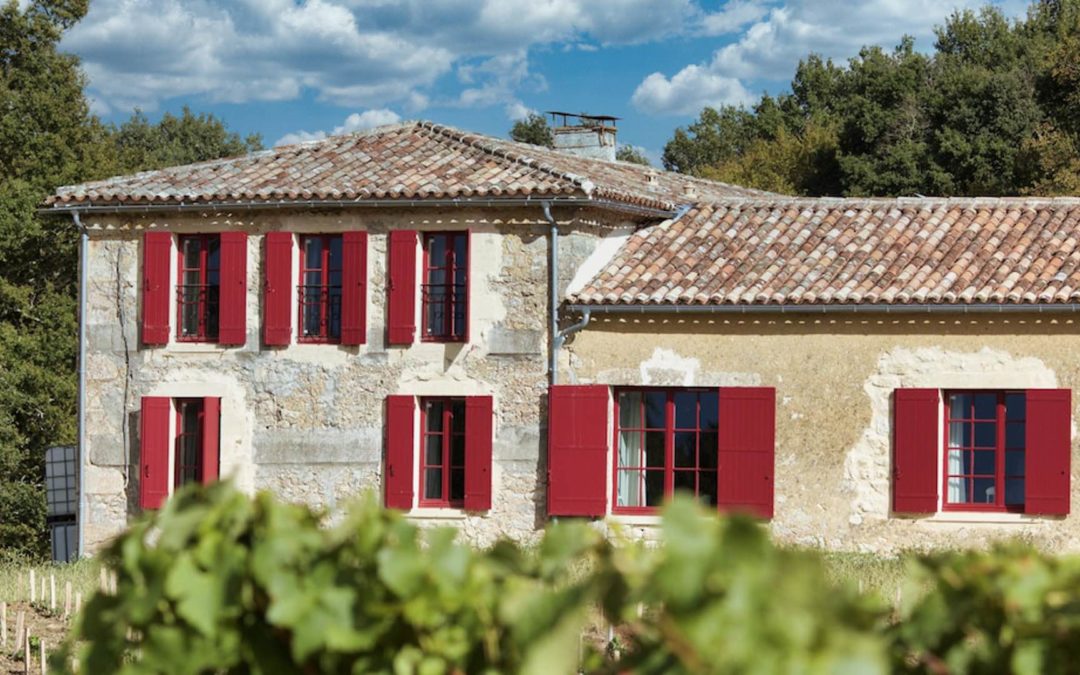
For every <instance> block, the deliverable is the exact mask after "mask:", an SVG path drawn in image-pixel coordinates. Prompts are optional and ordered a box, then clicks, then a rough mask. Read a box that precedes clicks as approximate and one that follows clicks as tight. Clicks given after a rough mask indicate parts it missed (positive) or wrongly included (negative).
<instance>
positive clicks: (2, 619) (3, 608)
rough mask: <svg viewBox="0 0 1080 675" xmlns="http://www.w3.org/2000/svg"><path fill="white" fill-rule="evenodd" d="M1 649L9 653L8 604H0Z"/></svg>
mask: <svg viewBox="0 0 1080 675" xmlns="http://www.w3.org/2000/svg"><path fill="white" fill-rule="evenodd" d="M0 649H3V650H4V651H7V603H6V602H0Z"/></svg>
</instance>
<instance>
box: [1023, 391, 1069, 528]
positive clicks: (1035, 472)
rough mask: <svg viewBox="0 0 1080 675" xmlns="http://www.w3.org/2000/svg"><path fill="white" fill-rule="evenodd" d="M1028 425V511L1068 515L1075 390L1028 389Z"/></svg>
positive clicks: (1025, 485)
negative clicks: (1073, 392)
mask: <svg viewBox="0 0 1080 675" xmlns="http://www.w3.org/2000/svg"><path fill="white" fill-rule="evenodd" d="M1026 427H1027V428H1026V433H1027V448H1026V452H1025V458H1024V462H1025V465H1024V475H1025V479H1024V512H1025V513H1037V514H1044V515H1055V516H1064V515H1068V513H1069V498H1070V492H1071V489H1070V475H1069V472H1070V467H1069V464H1070V463H1069V458H1070V456H1071V454H1072V438H1071V436H1072V392H1071V391H1070V390H1068V389H1028V391H1027V418H1026Z"/></svg>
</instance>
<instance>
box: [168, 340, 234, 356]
mask: <svg viewBox="0 0 1080 675" xmlns="http://www.w3.org/2000/svg"><path fill="white" fill-rule="evenodd" d="M240 347H242V345H223V344H221V343H218V342H176V341H174V342H170V343H169V344H168V345H166V346H165V352H166V353H168V354H218V353H221V352H224V351H226V350H228V349H238V348H240Z"/></svg>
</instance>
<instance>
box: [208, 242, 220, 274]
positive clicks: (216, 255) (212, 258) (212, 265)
mask: <svg viewBox="0 0 1080 675" xmlns="http://www.w3.org/2000/svg"><path fill="white" fill-rule="evenodd" d="M206 268H207V271H212V272H215V273H216V272H217V271H218V270H219V269H220V268H221V237H220V236H217V235H214V236H213V237H207V238H206Z"/></svg>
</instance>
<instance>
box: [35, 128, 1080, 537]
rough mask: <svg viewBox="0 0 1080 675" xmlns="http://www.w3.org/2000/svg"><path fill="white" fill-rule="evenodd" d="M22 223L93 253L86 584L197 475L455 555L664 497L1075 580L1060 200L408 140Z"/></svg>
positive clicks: (486, 143)
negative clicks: (1010, 547)
mask: <svg viewBox="0 0 1080 675" xmlns="http://www.w3.org/2000/svg"><path fill="white" fill-rule="evenodd" d="M588 135H589V134H588V132H582V131H581V129H580V128H579V129H577V130H576V131H574V139H575V140H574V143H573V144H572V145H574V146H575V148H576V147H577V146H581V145H582V143H581V139H582V138H583V137H587V136H588ZM612 137H613V132H612V131H611V130H609V129H602V130H597V131H596V138H597V142H596V143H594V144H593V145H595V146H599V147H600V148H601V150H603V148H604V147H606V148H608V149H609V150H612V151H613V147H614V146H613V144H612V143H611V140H612ZM584 145H588V144H584ZM575 148H571V150H575ZM586 150H587V152H588V153H591V154H596V153H597V147H592V148H586ZM43 209H44V210H45V211H48V212H55V213H63V214H68V215H69V216H70V217H71V218H72V219H73V220H74V222H75V224H76V225H77V226H78V227H79V228H80V229H81V232H82V261H81V266H82V280H83V283H82V293H83V297H82V300H81V301H82V307H83V312H82V321H81V331H82V358H81V368H80V392H81V393H80V458H81V460H80V461H81V474H80V506H81V508H80V521H79V523H80V546H81V550H83V551H92V550H94V549H96V548H98V547H100V546H101V545H102V544H103V543H104V542H106V541H107V540H108V539H109V538H110V537H112V536H113V535H115V534H116V533H117V532H118V531H120V530H121V529H122V528H123V527H124V526H125V524H126V523H127V522H128V520H129V519H130V518H132V517H133V516H134V515H136V514H138V513H139V512H140V511H142V510H145V509H154V508H157V507H159V506H161V504H162V503H163V501H164V500H166V499H167V498H168V495H169V494H170V492H171V491H172V490H174V489H175V488H176V487H177V486H180V485H183V484H185V483H188V482H193V481H203V482H206V481H210V480H213V479H216V478H218V477H230V478H231V479H232V480H234V481H235V482H236V484H237V485H239V486H240V487H242V488H243V489H245V490H249V491H254V490H262V489H267V490H271V491H273V492H276V493H277V494H279V495H281V496H282V497H284V498H287V499H291V500H296V501H302V502H307V503H311V504H316V505H324V506H326V507H329V508H333V507H335V506H337V505H339V504H340V503H342V502H343V501H346V500H348V499H351V498H352V497H354V496H355V495H357V494H358V493H360V492H362V491H364V490H374V491H378V493H379V494H381V495H382V497H383V499H384V500H385V503H386V504H387V505H388V506H390V507H393V508H398V509H402V510H404V511H406V512H407V513H408V515H409V517H410V518H413V519H416V520H417V521H419V522H422V523H442V524H453V525H456V526H457V527H458V528H460V530H461V531H462V532H463V534H464V536H466V537H467V538H468V539H470V540H472V541H475V542H478V543H487V542H490V541H492V540H493V539H495V538H497V537H500V536H509V537H513V538H516V539H522V540H527V539H529V538H531V537H533V536H535V533H536V532H537V531H538V530H539V529H540V528H542V527H543V526H544V524H545V523H546V522H547V521H548V520H550V519H551V518H557V517H583V518H590V519H595V520H597V522H598V523H604V524H610V523H621V525H622V527H624V528H628V529H629V531H630V532H632V533H634V534H636V535H638V536H645V537H648V536H650V534H651V532H652V531H653V526H654V525H655V522H656V515H655V513H656V507H657V506H658V505H659V504H660V503H661V502H662V501H663V499H664V498H665V496H668V495H670V494H671V493H672V492H674V491H676V490H683V491H686V492H689V493H691V494H694V495H697V496H698V497H699V498H700V499H701V500H702V501H703V502H705V503H707V504H710V505H713V506H715V507H716V508H719V509H721V510H744V511H748V512H750V513H752V514H755V515H756V516H758V517H759V518H761V519H762V520H763V521H764V522H765V523H766V524H767V526H768V527H769V528H771V530H772V532H773V534H774V536H775V537H776V538H777V539H779V540H781V541H785V542H792V543H800V544H811V545H820V546H825V547H829V548H835V549H849V550H868V551H880V552H891V551H897V550H899V549H904V548H911V547H932V546H943V545H952V544H964V545H968V544H979V543H982V542H985V541H987V540H990V539H994V538H999V537H1009V536H1024V537H1028V538H1031V539H1032V540H1034V541H1037V542H1039V543H1041V544H1042V545H1044V546H1047V547H1048V548H1051V549H1054V550H1070V549H1072V550H1075V549H1080V524H1078V522H1077V521H1078V519H1077V518H1075V517H1070V516H1069V513H1070V510H1071V505H1072V503H1073V502H1074V501H1075V500H1076V499H1077V497H1078V495H1077V493H1076V491H1075V490H1074V488H1073V487H1072V481H1071V470H1072V469H1071V467H1072V464H1073V462H1072V458H1073V456H1074V455H1075V454H1076V452H1077V447H1076V445H1075V444H1074V441H1073V436H1074V434H1073V419H1074V413H1073V402H1072V397H1071V390H1072V389H1073V387H1075V386H1080V335H1078V333H1080V316H1078V315H1077V310H1078V309H1080V200H1077V199H932V198H921V197H920V198H902V199H808V198H793V197H787V196H783V195H777V194H771V193H765V192H759V191H754V190H748V189H743V188H739V187H735V186H731V185H726V184H722V183H716V182H711V181H706V180H701V179H696V178H692V177H688V176H684V175H679V174H673V173H668V172H664V171H660V170H656V169H653V168H649V167H642V166H638V165H633V164H627V163H622V162H615V161H612V160H611V159H595V158H590V157H585V156H581V155H580V154H579V155H575V154H571V153H570V152H560V151H554V150H547V149H543V148H537V147H534V146H528V145H521V144H517V143H512V142H508V141H503V140H498V139H494V138H489V137H485V136H480V135H476V134H472V133H468V132H464V131H459V130H456V129H452V128H448V127H445V126H440V125H436V124H432V123H427V122H410V123H403V124H398V125H394V126H387V127H381V128H378V129H374V130H371V131H367V132H362V133H357V134H352V135H346V136H336V137H331V138H327V139H325V140H320V141H315V142H309V143H303V144H299V145H293V146H287V147H279V148H275V149H272V150H268V151H264V152H259V153H255V154H253V155H249V156H246V157H240V158H235V159H226V160H220V161H214V162H206V163H201V164H196V165H191V166H184V167H177V168H170V169H164V170H160V171H152V172H147V173H141V174H137V175H133V176H125V177H120V178H113V179H109V180H105V181H100V182H95V183H87V184H83V185H77V186H72V187H65V188H61V189H59V190H58V191H57V192H56V194H55V195H53V196H52V197H50V198H49V199H48V201H47V203H46V204H45V205H44V206H43Z"/></svg>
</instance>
